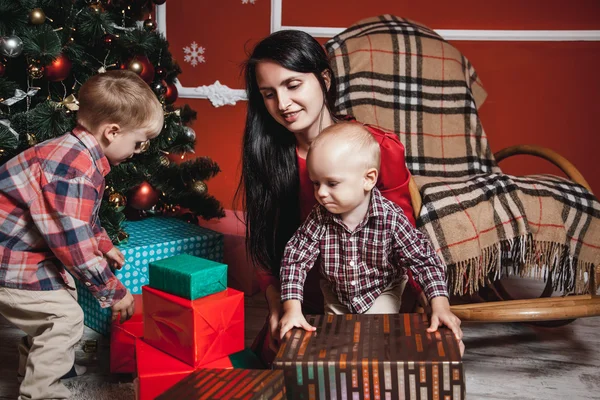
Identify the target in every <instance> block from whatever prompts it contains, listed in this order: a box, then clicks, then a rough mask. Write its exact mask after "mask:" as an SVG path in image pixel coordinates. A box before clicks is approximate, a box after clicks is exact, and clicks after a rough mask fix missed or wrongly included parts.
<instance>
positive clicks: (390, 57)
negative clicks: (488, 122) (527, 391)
mask: <svg viewBox="0 0 600 400" xmlns="http://www.w3.org/2000/svg"><path fill="white" fill-rule="evenodd" d="M325 47H326V48H327V51H328V52H329V54H330V56H331V59H332V65H333V68H334V75H335V77H336V84H337V91H338V99H339V100H338V102H337V103H336V107H337V110H336V111H337V112H338V113H340V114H351V115H353V116H354V117H356V119H357V120H359V121H361V122H363V123H370V124H374V125H377V126H379V127H381V128H383V129H387V130H390V131H394V132H399V136H400V139H401V141H402V142H403V143H404V145H405V147H406V160H407V164H408V167H409V169H410V170H411V172H412V174H413V177H411V182H410V191H411V198H412V202H413V209H414V212H415V218H416V219H417V221H418V226H419V228H420V229H422V230H424V231H425V232H427V233H428V234H429V236H430V237H432V242H433V243H434V247H436V250H438V253H439V254H440V255H441V257H442V258H443V259H444V258H445V259H444V261H446V264H447V265H448V268H449V276H450V280H451V282H450V283H451V284H450V286H451V288H452V289H453V292H454V294H457V295H465V294H473V293H477V292H480V291H481V290H482V289H485V290H487V291H488V292H489V291H490V290H491V292H492V293H494V294H495V295H496V297H497V298H498V299H501V300H502V301H495V302H479V303H468V304H461V305H453V306H452V310H453V312H454V313H455V314H456V315H457V316H459V317H460V318H461V319H462V320H465V321H482V322H483V321H485V322H507V321H512V322H518V321H538V322H539V321H554V320H562V321H570V320H572V319H574V318H581V317H588V316H595V315H600V296H596V289H597V282H598V280H600V279H598V277H597V271H595V268H594V267H595V266H596V265H597V264H598V262H600V252H599V251H597V250H595V251H593V250H590V249H589V248H596V249H597V248H600V247H596V246H595V244H596V242H595V240H598V244H600V239H595V236H598V235H595V234H594V235H592V234H591V232H594V233H595V232H596V231H595V230H596V229H597V230H598V231H599V232H600V204H599V203H598V201H597V200H596V199H595V198H594V197H593V195H592V194H591V190H590V187H589V185H588V183H587V182H586V181H585V179H584V178H583V176H582V175H581V174H580V173H579V172H578V171H577V169H576V168H575V167H574V166H573V165H572V164H571V163H570V162H569V161H567V160H566V159H565V158H563V157H561V156H560V155H558V154H557V153H555V152H553V151H552V150H549V149H544V148H541V147H537V146H514V147H510V148H506V149H504V150H501V151H499V152H497V153H495V154H492V152H491V150H490V149H489V146H488V143H487V138H486V137H485V132H484V131H483V127H482V126H481V122H480V120H479V116H478V113H477V108H478V107H479V106H480V105H481V104H482V103H483V100H484V99H485V96H486V93H485V90H484V89H483V87H482V85H481V82H480V81H479V77H478V76H477V74H476V73H475V70H474V68H473V67H472V66H471V64H470V63H469V61H468V60H467V59H466V58H465V57H464V56H463V55H462V54H460V52H459V51H458V50H456V49H455V48H454V47H452V46H451V45H450V44H448V43H447V42H446V41H444V40H443V39H442V38H441V37H439V35H437V34H436V33H435V32H434V31H433V30H431V29H429V28H427V27H425V26H423V25H421V24H418V23H415V22H413V21H409V20H406V19H401V18H398V17H394V16H391V15H384V16H379V17H374V18H369V19H365V20H362V21H360V22H358V23H356V24H353V25H352V26H351V27H349V28H347V29H346V30H344V31H343V32H342V33H340V34H339V35H336V36H335V37H334V38H332V39H330V40H329V41H328V42H327V43H326V45H325ZM440 60H441V62H440ZM448 132H451V133H456V134H452V135H449V134H448ZM445 135H446V136H445ZM440 143H441V146H440ZM518 154H528V155H534V156H538V157H542V158H544V159H546V160H548V161H550V162H552V163H554V164H555V165H556V166H558V167H559V168H560V169H561V170H562V171H563V172H564V173H565V174H566V175H567V177H568V178H570V179H571V180H572V181H573V182H575V184H573V183H570V182H568V181H566V180H560V179H558V178H555V177H547V178H544V177H537V176H536V177H509V176H508V175H505V174H503V173H502V171H501V170H500V168H499V167H498V165H497V163H498V162H500V161H501V160H503V159H505V158H507V157H510V156H513V155H518ZM465 160H466V161H465ZM461 185H462V186H461ZM536 185H539V186H543V187H544V190H540V191H539V193H540V195H539V198H538V197H536V193H537V192H536V191H535V190H532V189H531V187H532V186H534V187H536V188H537V186H536ZM445 186H447V187H449V188H450V189H447V192H444V190H445V189H444V188H445ZM440 188H441V189H440ZM457 188H458V189H457ZM536 190H537V189H536ZM561 190H562V191H565V192H568V196H566V197H565V198H560V195H556V193H557V192H560V191H561ZM456 193H458V194H456ZM553 194H554V195H553ZM452 196H455V197H456V198H457V200H456V202H453V201H454V200H453V199H449V198H450V197H452ZM460 196H463V197H462V198H461V197H460ZM477 196H479V197H477ZM567 197H568V198H567ZM474 198H477V199H479V198H481V199H482V200H481V202H478V201H475V200H472V199H474ZM445 201H446V202H445ZM538 201H539V202H540V204H541V202H542V201H543V202H545V204H548V205H550V206H551V207H555V208H556V209H562V210H564V212H566V213H567V214H568V213H569V212H570V211H569V210H571V209H572V210H574V211H573V213H575V212H577V213H578V214H577V215H578V218H579V217H580V218H585V220H586V221H587V222H586V225H585V226H586V227H587V228H586V229H587V230H582V229H580V230H579V231H577V235H576V239H577V240H579V241H581V242H588V241H594V242H593V243H592V242H590V243H592V244H593V245H592V246H586V247H585V248H584V249H581V248H579V247H573V246H572V245H570V242H571V241H572V237H571V236H568V235H566V234H564V232H563V230H561V229H558V230H557V231H556V232H551V229H545V230H544V233H545V234H553V235H554V236H549V237H554V238H556V237H562V236H564V238H562V239H563V240H562V242H560V241H558V239H557V240H556V242H555V243H551V245H548V244H547V243H548V240H547V238H548V236H546V237H545V236H543V234H542V232H541V229H534V228H535V227H532V226H533V225H535V224H534V223H533V222H532V221H530V218H532V215H531V214H532V208H531V207H530V205H531V204H533V203H536V204H537V202H538ZM509 203H510V204H509ZM498 207H501V208H502V210H501V211H502V212H498V210H497V209H498ZM581 210H583V211H581ZM470 213H473V214H475V213H479V214H477V215H485V216H487V215H488V214H490V215H492V214H493V215H494V217H495V218H498V219H499V220H500V223H499V224H496V226H498V225H502V224H506V225H510V226H512V228H511V229H512V230H501V229H496V230H497V231H498V232H495V231H494V229H495V228H493V225H492V228H489V229H485V227H486V226H485V223H488V222H489V223H493V222H495V220H494V221H483V223H482V225H477V226H476V224H475V223H474V222H473V221H468V223H465V222H464V221H461V218H462V219H471V216H470ZM486 213H487V214H486ZM511 213H515V214H514V215H517V217H514V218H512V217H511V215H513V214H511ZM528 213H529V214H528ZM554 214H556V213H554ZM558 214H560V213H558ZM499 215H500V216H499ZM565 215H566V214H565ZM501 217H502V218H505V219H504V220H502V219H501ZM549 217H553V218H556V215H552V216H549ZM549 217H548V218H549ZM571 219H572V218H571ZM539 221H542V216H541V206H540V214H539ZM564 223H565V229H564V231H569V229H567V228H570V226H567V225H568V224H572V221H567V220H565V221H564ZM453 224H457V226H459V225H461V224H466V225H461V226H468V227H471V226H472V227H473V230H474V231H475V232H476V234H475V236H474V238H469V240H471V239H473V240H476V241H479V242H478V244H479V245H481V242H482V241H481V240H480V239H482V237H484V235H488V236H487V237H485V239H486V240H487V241H488V242H489V243H491V244H490V245H489V246H486V247H481V248H479V253H478V254H475V256H471V255H469V256H467V255H466V253H467V252H468V251H471V252H472V251H473V248H475V250H478V248H477V246H471V248H467V247H466V246H464V254H463V253H460V251H461V249H463V248H461V246H458V245H457V246H455V247H454V248H453V250H452V251H450V250H449V247H450V245H448V237H447V236H451V235H452V234H453V233H455V232H456V231H452V229H453V227H452V225H453ZM469 224H470V225H469ZM530 224H531V225H530ZM448 225H450V226H448ZM547 225H548V226H551V225H552V224H547ZM540 226H543V225H542V224H540ZM484 232H485V233H484ZM489 232H492V233H494V234H495V235H496V236H497V240H496V241H493V240H490V239H489ZM569 232H570V231H569ZM462 233H463V232H462V231H461V230H460V229H459V230H458V235H460V234H462ZM444 234H445V235H446V237H444ZM507 234H509V235H510V234H512V235H513V236H510V237H507V236H506V235H507ZM561 235H562V236H561ZM496 236H494V237H496ZM590 237H591V238H590ZM456 242H460V240H458V239H457V240H456ZM476 244H477V243H476ZM463 256H464V258H461V257H463ZM590 260H592V261H591V262H590ZM508 264H511V265H510V267H511V268H514V269H515V270H518V269H519V268H521V270H520V274H521V275H524V270H525V269H527V270H529V271H531V268H534V269H538V270H542V269H543V268H547V269H548V271H550V272H549V273H548V278H547V280H546V289H545V290H544V292H543V293H542V295H541V296H540V298H536V299H527V300H518V299H512V298H511V297H510V295H509V294H508V291H506V290H503V287H502V282H503V281H502V279H501V278H502V277H503V276H505V275H506V272H507V271H508V270H509V269H508V267H509V265H508ZM525 266H526V267H527V268H525ZM557 288H562V289H563V293H564V294H565V296H560V297H548V296H550V295H551V294H552V293H553V292H554V289H557ZM572 292H575V293H577V294H576V295H572V294H573V293H572ZM586 293H587V294H586ZM566 294H571V295H569V296H568V297H567V296H566ZM463 297H464V296H463ZM420 300H421V301H422V305H423V306H426V302H425V297H424V296H421V299H420Z"/></svg>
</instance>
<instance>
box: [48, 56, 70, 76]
mask: <svg viewBox="0 0 600 400" xmlns="http://www.w3.org/2000/svg"><path fill="white" fill-rule="evenodd" d="M72 66H73V63H72V62H71V60H69V59H68V58H67V56H65V55H64V54H61V55H59V56H58V57H57V58H56V60H54V61H52V62H51V63H50V65H46V72H45V73H44V74H45V76H46V79H48V80H49V81H50V82H60V81H64V80H65V79H67V78H68V77H69V75H70V74H71V67H72Z"/></svg>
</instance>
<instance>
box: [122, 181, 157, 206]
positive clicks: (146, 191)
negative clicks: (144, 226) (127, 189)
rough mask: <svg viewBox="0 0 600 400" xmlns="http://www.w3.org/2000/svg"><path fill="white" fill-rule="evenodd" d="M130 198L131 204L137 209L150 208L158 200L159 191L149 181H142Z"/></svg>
mask: <svg viewBox="0 0 600 400" xmlns="http://www.w3.org/2000/svg"><path fill="white" fill-rule="evenodd" d="M128 198H129V201H128V203H129V205H130V206H131V207H133V208H135V209H136V210H149V209H151V208H152V206H153V205H155V204H156V203H157V202H158V192H157V191H156V190H154V188H153V187H152V185H150V184H149V183H148V182H142V183H141V184H140V185H139V186H137V187H136V188H134V189H133V191H132V193H131V195H130V196H128Z"/></svg>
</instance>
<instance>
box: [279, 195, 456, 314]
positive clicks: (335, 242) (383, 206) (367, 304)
mask: <svg viewBox="0 0 600 400" xmlns="http://www.w3.org/2000/svg"><path fill="white" fill-rule="evenodd" d="M319 255H321V266H320V267H321V272H322V274H323V276H324V277H325V279H327V280H328V281H329V283H330V284H331V287H332V288H333V291H334V293H335V294H336V295H337V297H338V299H339V300H340V302H341V303H342V304H344V305H345V306H347V307H348V309H349V310H350V311H352V312H353V313H364V312H365V311H367V310H368V309H369V308H371V306H372V305H373V302H374V301H375V299H376V298H377V297H378V296H379V295H380V294H381V292H382V291H383V290H384V289H385V288H386V287H387V286H389V285H390V284H391V283H394V282H397V281H399V280H400V279H401V278H402V276H404V275H405V274H406V268H410V269H411V271H412V272H413V274H414V278H415V280H416V281H417V282H418V283H419V284H420V285H421V287H422V288H423V291H424V292H425V295H426V296H427V298H428V299H432V298H433V297H437V296H446V297H447V296H448V290H447V288H446V279H445V267H444V265H443V264H442V263H441V261H440V259H439V258H438V257H437V255H436V254H435V251H434V250H433V247H432V246H431V243H430V242H429V240H428V239H427V238H426V237H425V236H424V235H423V234H422V233H421V232H420V231H419V230H417V229H415V228H413V227H412V225H411V224H410V222H409V221H408V219H407V218H406V216H405V215H404V213H403V212H402V209H401V208H400V207H398V206H397V205H396V204H394V203H393V202H391V201H389V200H387V199H385V198H384V197H383V196H382V195H381V193H380V192H379V190H378V189H377V188H373V190H372V195H371V203H370V206H369V210H368V211H367V215H366V216H365V218H364V219H363V221H362V222H361V223H360V224H359V225H358V226H357V227H356V229H355V230H354V231H353V232H350V231H349V230H348V228H347V227H346V225H345V224H344V223H343V222H342V220H341V219H340V217H339V216H338V215H335V214H331V213H329V212H328V211H327V210H326V209H325V208H324V207H323V206H321V205H317V206H315V208H314V209H313V211H312V212H311V214H310V215H309V216H308V218H307V219H306V221H305V222H304V223H303V224H302V226H301V227H300V228H298V230H297V231H296V233H295V234H294V236H292V238H291V239H290V240H289V242H288V244H287V246H286V248H285V253H284V256H283V261H282V264H281V300H282V301H286V300H292V299H296V300H300V301H303V294H304V280H305V278H306V273H307V272H308V271H309V270H310V269H311V268H312V267H313V265H314V263H315V261H316V260H317V258H318V256H319Z"/></svg>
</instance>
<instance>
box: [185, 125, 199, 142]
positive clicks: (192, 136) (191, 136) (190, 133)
mask: <svg viewBox="0 0 600 400" xmlns="http://www.w3.org/2000/svg"><path fill="white" fill-rule="evenodd" d="M183 131H184V133H183V134H184V135H185V138H186V139H187V140H188V141H190V142H193V141H194V140H196V132H195V131H194V130H193V129H192V128H190V127H189V126H184V127H183Z"/></svg>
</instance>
